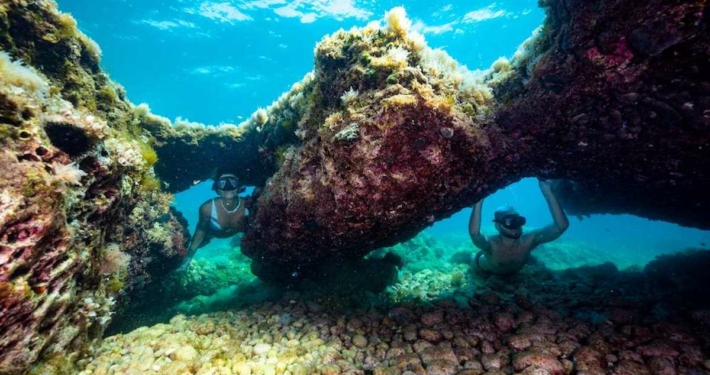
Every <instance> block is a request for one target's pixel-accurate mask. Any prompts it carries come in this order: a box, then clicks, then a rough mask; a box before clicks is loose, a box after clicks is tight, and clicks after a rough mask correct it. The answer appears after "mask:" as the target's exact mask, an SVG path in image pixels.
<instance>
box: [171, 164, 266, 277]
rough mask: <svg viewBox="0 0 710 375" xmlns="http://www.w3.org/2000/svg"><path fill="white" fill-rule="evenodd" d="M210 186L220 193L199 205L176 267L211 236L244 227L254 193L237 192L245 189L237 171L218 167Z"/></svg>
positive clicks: (187, 263) (188, 260) (187, 262)
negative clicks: (184, 253)
mask: <svg viewBox="0 0 710 375" xmlns="http://www.w3.org/2000/svg"><path fill="white" fill-rule="evenodd" d="M212 190H214V191H215V192H216V193H217V194H218V195H219V197H216V198H212V199H210V200H208V201H206V202H205V203H203V204H202V205H201V206H200V209H199V213H198V214H199V220H198V222H197V226H196V228H195V234H194V235H193V236H192V241H191V242H190V246H188V249H187V256H186V257H185V259H184V260H183V262H182V264H181V265H180V267H179V268H178V271H184V270H186V269H187V268H188V267H189V266H190V263H191V262H192V258H193V257H194V256H195V253H196V252H197V249H199V248H201V247H203V246H205V245H207V244H208V243H209V242H210V240H211V239H212V238H213V237H216V238H228V237H231V236H234V235H235V234H237V233H239V232H243V231H244V229H245V228H246V225H247V219H248V217H249V206H251V204H252V201H253V197H254V196H255V195H256V194H253V195H252V196H250V197H246V198H243V197H240V196H239V193H241V192H243V191H244V190H245V189H244V186H243V185H242V183H241V181H240V180H239V178H238V177H237V175H236V174H235V173H234V172H233V171H231V170H230V169H226V168H218V169H217V172H216V173H215V176H214V182H213V183H212ZM255 193H256V192H255Z"/></svg>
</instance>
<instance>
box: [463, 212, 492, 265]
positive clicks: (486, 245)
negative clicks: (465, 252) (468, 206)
mask: <svg viewBox="0 0 710 375" xmlns="http://www.w3.org/2000/svg"><path fill="white" fill-rule="evenodd" d="M481 206H483V200H480V201H478V202H477V203H476V205H474V206H473V211H472V212H471V218H470V219H469V221H468V234H470V235H471V241H473V244H474V245H476V247H477V248H479V249H481V250H483V251H484V252H488V251H490V249H491V243H490V241H488V239H487V238H486V236H484V235H483V233H481Z"/></svg>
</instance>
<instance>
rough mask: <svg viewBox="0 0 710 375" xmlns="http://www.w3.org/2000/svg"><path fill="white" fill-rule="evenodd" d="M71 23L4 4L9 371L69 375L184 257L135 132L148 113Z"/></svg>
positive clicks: (0, 139)
mask: <svg viewBox="0 0 710 375" xmlns="http://www.w3.org/2000/svg"><path fill="white" fill-rule="evenodd" d="M75 26H76V23H75V21H74V20H73V19H72V18H71V16H69V15H66V14H61V13H58V12H57V11H56V9H55V4H54V3H53V2H49V1H32V2H26V1H3V2H2V3H1V4H0V48H1V49H2V52H0V148H1V151H0V173H2V176H3V177H2V179H0V373H1V374H25V373H27V371H28V370H29V368H30V366H31V365H33V364H37V363H38V362H39V364H38V365H37V366H35V370H36V371H38V372H42V371H44V370H45V369H46V370H47V371H64V370H62V369H65V368H72V366H73V365H74V362H75V361H76V359H77V358H78V356H79V355H80V354H81V353H84V352H86V350H87V347H88V346H89V345H90V344H91V343H92V342H95V341H96V340H98V339H99V338H100V336H101V333H102V332H103V330H104V328H105V327H106V325H107V324H108V322H109V321H110V319H111V315H112V314H113V313H114V312H115V310H116V308H117V306H118V305H119V304H121V303H122V302H125V301H127V300H128V299H129V298H130V297H129V295H130V294H131V292H132V291H136V290H139V289H141V288H142V287H143V286H144V285H145V284H147V283H150V282H151V280H153V279H154V278H155V277H156V276H158V277H160V276H162V275H163V274H165V273H166V272H167V271H168V270H169V267H170V265H171V264H175V263H176V262H179V259H180V258H181V257H182V256H183V255H184V253H185V246H186V239H187V233H186V232H185V230H184V221H183V220H182V219H181V217H180V215H178V214H175V213H174V212H173V211H171V210H169V206H168V205H169V203H170V201H171V196H170V195H168V194H164V193H162V192H160V191H159V189H158V187H159V185H158V182H157V180H156V179H155V177H154V176H153V173H152V168H151V167H152V165H153V164H154V163H155V153H154V152H153V151H152V149H151V146H150V145H149V143H148V142H146V141H145V140H144V138H143V135H144V134H143V133H142V131H141V129H140V128H138V127H136V124H137V123H138V122H140V121H142V119H144V118H146V117H147V116H148V115H147V114H146V113H145V112H144V111H141V110H138V109H135V108H133V107H132V106H131V105H130V104H129V103H128V102H126V101H125V100H124V98H123V93H122V90H121V88H120V87H118V86H117V85H115V84H113V83H112V82H111V81H110V80H108V78H107V77H106V76H105V75H104V74H103V73H101V71H100V69H99V66H98V62H99V57H100V56H99V50H98V48H97V47H96V45H95V44H94V43H93V42H91V41H90V40H89V39H88V38H87V37H86V36H84V35H83V34H81V33H80V32H78V30H77V29H76V27H75ZM30 67H33V68H35V69H36V70H35V69H32V68H30ZM117 301H118V302H119V304H116V302H117Z"/></svg>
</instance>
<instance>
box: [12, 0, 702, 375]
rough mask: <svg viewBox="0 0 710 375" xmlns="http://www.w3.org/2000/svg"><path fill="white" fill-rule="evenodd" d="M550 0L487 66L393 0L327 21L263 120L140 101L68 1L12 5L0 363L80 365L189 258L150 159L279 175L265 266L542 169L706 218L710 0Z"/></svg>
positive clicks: (184, 173)
mask: <svg viewBox="0 0 710 375" xmlns="http://www.w3.org/2000/svg"><path fill="white" fill-rule="evenodd" d="M543 5H544V6H545V7H546V8H547V10H548V19H547V21H546V23H545V26H544V27H543V28H541V30H540V31H539V32H538V33H537V35H536V36H535V37H534V38H532V39H530V40H529V41H528V42H527V43H526V44H525V45H523V46H522V47H521V49H520V51H519V52H518V53H516V55H515V57H514V58H513V60H512V62H507V61H505V60H500V61H497V62H496V63H494V65H493V66H492V68H491V70H490V71H488V72H487V73H486V74H485V75H475V74H473V73H471V72H469V71H467V70H466V69H465V68H462V67H459V66H458V65H457V64H456V62H455V61H454V60H453V59H451V58H450V57H449V56H448V55H446V54H445V53H444V52H443V51H438V50H432V49H430V48H428V47H427V46H426V43H425V42H424V40H423V38H422V37H421V36H420V35H418V34H416V33H414V32H410V31H409V30H408V29H409V24H408V23H409V21H408V20H407V19H406V17H404V14H403V10H402V9H395V10H393V11H391V12H390V13H388V15H387V25H386V26H384V27H380V26H379V25H374V24H373V25H369V26H368V27H365V28H362V29H353V30H351V31H348V32H345V31H340V32H338V33H336V34H334V35H332V36H329V37H326V38H325V39H324V40H323V41H322V42H321V43H320V44H319V45H318V46H317V48H316V67H315V70H314V72H313V73H312V74H309V75H307V76H306V77H305V78H304V79H303V81H301V82H299V83H297V84H296V85H294V87H293V89H292V90H291V91H290V92H288V93H286V94H284V95H283V96H282V97H281V98H279V99H278V100H277V101H276V102H275V103H274V104H273V105H272V106H270V107H269V108H267V109H260V110H259V111H257V112H256V113H255V114H254V116H253V117H252V118H251V119H250V120H249V121H247V122H246V123H245V124H241V125H240V126H238V127H234V126H230V125H225V126H222V127H219V128H216V129H211V128H209V129H208V128H201V127H196V126H193V125H191V124H189V123H184V122H178V123H176V124H171V123H170V122H169V121H167V120H166V119H163V118H160V117H158V116H155V115H152V114H151V113H150V112H149V111H148V108H147V106H138V107H135V106H133V105H132V104H131V103H130V102H128V101H127V100H126V97H125V93H124V91H123V89H122V88H121V87H120V86H118V85H115V84H114V83H112V82H111V81H110V80H109V79H108V77H107V76H106V75H105V74H103V73H102V72H101V69H100V68H99V65H98V63H99V57H100V51H99V49H98V47H97V46H96V45H95V44H94V43H93V42H91V41H90V40H89V39H88V38H87V37H86V36H84V35H83V34H81V33H80V32H78V30H77V29H76V23H75V21H74V20H73V19H72V18H71V17H70V16H69V15H65V14H61V13H59V12H57V11H56V9H55V4H54V3H53V2H51V1H48V0H38V1H31V2H29V1H24V0H7V1H3V2H2V4H0V48H2V51H3V52H2V53H1V54H0V143H1V144H2V153H1V154H0V170H1V171H2V172H3V175H4V176H5V177H4V178H3V179H2V180H0V271H1V272H0V303H1V304H2V305H1V307H2V309H1V311H0V333H1V334H2V335H0V369H1V370H0V373H8V374H12V373H25V372H27V370H28V369H29V367H30V366H31V365H32V364H33V363H36V362H38V361H40V362H41V365H40V366H38V367H37V370H38V371H43V369H44V368H45V367H46V368H47V369H48V371H49V370H51V371H60V370H61V369H62V368H63V367H64V366H68V365H70V364H71V363H72V362H73V361H74V360H75V359H76V357H77V356H78V355H79V354H81V353H82V352H83V351H85V350H86V348H87V346H88V345H89V344H90V343H91V342H92V340H94V339H97V338H98V337H100V335H101V332H102V331H103V327H104V326H105V325H106V324H107V323H108V322H109V320H110V315H111V313H112V312H113V311H114V307H113V306H112V305H113V303H114V302H113V301H114V300H116V298H118V299H119V300H120V299H123V300H126V299H128V298H130V296H131V295H132V293H133V292H132V291H137V290H140V289H141V288H143V287H144V286H145V285H146V284H147V283H149V282H150V281H151V280H153V279H155V278H156V277H160V276H162V275H164V274H165V273H167V272H168V271H169V269H170V267H173V266H174V265H176V264H177V263H178V261H179V258H181V257H182V256H184V255H185V252H186V251H185V246H186V243H187V239H188V235H187V232H186V231H185V228H184V221H183V220H181V218H180V216H179V215H177V214H176V213H175V212H173V211H171V210H169V208H168V204H169V202H170V200H171V197H170V195H168V194H166V193H164V192H162V191H160V187H161V182H160V180H159V179H158V178H156V177H155V175H154V172H153V166H155V173H157V174H158V176H159V177H160V179H161V180H162V181H163V182H164V183H165V184H164V187H165V188H167V189H169V190H171V191H179V190H181V189H186V188H187V187H189V186H191V185H192V184H193V183H194V182H195V181H198V180H203V179H205V178H207V177H209V168H205V167H207V166H212V165H211V164H217V163H219V162H220V158H221V159H225V158H226V159H227V160H230V164H231V165H232V166H234V167H237V168H240V172H239V173H240V174H243V175H240V177H242V178H243V180H244V181H245V182H247V183H249V184H252V183H253V184H256V185H261V184H263V185H264V189H263V193H262V194H261V195H260V197H259V199H258V203H257V208H256V210H255V215H254V218H255V219H254V222H253V223H252V225H251V226H250V227H249V230H248V231H247V233H246V234H245V236H244V239H243V250H244V252H245V254H247V255H249V256H250V257H252V258H253V259H255V264H256V265H257V267H256V269H260V270H263V272H264V273H263V274H262V276H264V275H268V274H269V273H272V274H273V273H274V272H276V273H282V272H284V271H286V272H289V271H293V270H294V269H295V270H296V271H297V270H298V268H299V267H304V266H310V265H312V264H317V263H325V262H327V261H328V260H329V259H333V257H334V256H335V255H338V256H339V258H340V259H343V258H360V257H362V256H363V255H364V254H366V253H368V252H370V251H371V250H372V249H375V248H378V247H382V246H386V245H390V244H394V243H397V242H400V241H402V240H405V239H408V238H411V237H412V236H413V235H415V234H416V233H417V232H418V231H420V230H421V229H423V228H425V227H426V226H428V225H430V224H431V223H433V222H434V221H436V220H439V219H441V218H445V217H447V216H448V215H450V214H452V213H454V212H456V211H457V210H459V209H461V208H462V207H465V206H467V205H470V204H471V203H472V202H474V201H475V200H476V199H479V198H481V197H483V196H485V195H487V194H489V193H491V192H493V191H494V190H496V189H497V188H500V187H503V186H505V185H507V184H509V183H511V182H513V181H515V180H517V179H519V178H521V177H524V176H541V177H553V178H570V179H573V180H574V181H575V183H576V184H577V186H579V187H580V188H578V189H576V190H572V193H571V194H566V195H564V197H563V198H566V199H565V201H566V202H567V203H568V204H569V207H570V208H574V207H579V209H578V211H579V212H581V213H584V212H585V211H588V210H589V208H586V207H584V206H582V205H581V204H576V202H583V201H584V200H585V199H587V197H589V196H599V194H598V193H599V192H604V197H602V198H599V201H605V202H611V203H609V204H608V205H607V206H606V208H605V209H606V210H609V211H611V210H615V209H620V210H623V211H626V212H634V213H638V214H641V215H645V216H649V217H658V218H665V219H667V220H671V221H676V222H682V223H684V224H687V225H695V226H700V227H708V223H707V220H708V217H707V215H704V216H701V214H700V215H696V214H694V212H704V211H706V210H707V208H708V199H710V198H708V196H707V195H706V194H701V193H704V192H705V191H707V190H708V188H710V186H708V185H710V178H709V177H708V175H707V174H708V173H710V168H709V167H710V166H708V163H709V162H710V158H708V156H710V155H708V150H709V149H710V148H709V147H710V146H709V145H708V140H709V139H710V135H709V134H708V126H709V125H710V124H708V121H710V114H709V113H708V111H709V110H710V103H709V102H708V98H709V97H710V78H709V76H710V74H709V72H708V64H707V61H708V54H709V53H710V52H709V51H710V48H708V24H707V21H708V13H709V12H708V8H707V5H706V2H705V1H697V2H688V3H668V2H661V1H660V0H654V1H649V2H645V3H640V2H629V1H621V0H616V1H604V2H601V1H586V2H582V1H566V2H563V1H558V0H548V1H545V2H544V3H543ZM28 66H29V67H32V68H33V69H32V68H28ZM195 155H200V157H198V158H196V157H195ZM158 158H160V160H157V159H158ZM156 161H157V164H156ZM214 166H216V165H214ZM274 172H275V174H274V175H273V176H271V175H272V173H274ZM267 179H268V180H267ZM575 192H577V193H575ZM580 192H581V193H580ZM694 215H695V216H694ZM527 361H528V360H527V359H520V362H521V363H523V364H524V363H528V362H527ZM521 366H522V365H521Z"/></svg>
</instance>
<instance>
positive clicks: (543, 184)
mask: <svg viewBox="0 0 710 375" xmlns="http://www.w3.org/2000/svg"><path fill="white" fill-rule="evenodd" d="M537 183H538V185H540V190H542V191H544V192H548V191H552V186H551V185H550V180H543V179H538V180H537Z"/></svg>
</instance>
